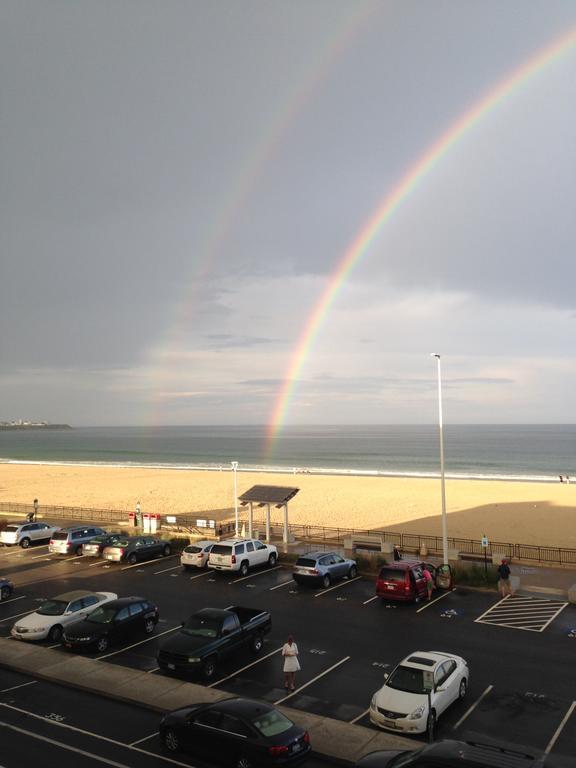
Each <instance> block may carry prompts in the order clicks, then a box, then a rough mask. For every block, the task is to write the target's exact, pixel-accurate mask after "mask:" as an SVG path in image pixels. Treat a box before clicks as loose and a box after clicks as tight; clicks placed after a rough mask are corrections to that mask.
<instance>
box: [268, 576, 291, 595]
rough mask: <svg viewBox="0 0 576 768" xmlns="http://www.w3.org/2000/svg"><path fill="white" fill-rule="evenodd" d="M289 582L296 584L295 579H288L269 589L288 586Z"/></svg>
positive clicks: (271, 590)
mask: <svg viewBox="0 0 576 768" xmlns="http://www.w3.org/2000/svg"><path fill="white" fill-rule="evenodd" d="M288 584H296V582H295V581H294V579H288V581H283V582H282V584H276V586H275V587H270V589H269V590H268V591H269V592H273V591H274V590H275V589H280V587H286V586H287V585H288Z"/></svg>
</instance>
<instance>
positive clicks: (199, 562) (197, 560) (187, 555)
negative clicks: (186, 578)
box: [180, 541, 215, 571]
mask: <svg viewBox="0 0 576 768" xmlns="http://www.w3.org/2000/svg"><path fill="white" fill-rule="evenodd" d="M214 543H215V542H213V541H195V542H194V543H193V544H189V545H188V546H187V547H185V548H184V549H183V550H182V554H181V555H180V565H181V566H182V568H184V570H186V571H188V570H190V568H205V567H206V564H207V563H208V556H209V554H210V550H211V549H212V547H213V546H214Z"/></svg>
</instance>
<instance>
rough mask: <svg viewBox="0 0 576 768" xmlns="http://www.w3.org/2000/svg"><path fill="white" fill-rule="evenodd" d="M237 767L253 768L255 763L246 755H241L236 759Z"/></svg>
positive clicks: (235, 764)
mask: <svg viewBox="0 0 576 768" xmlns="http://www.w3.org/2000/svg"><path fill="white" fill-rule="evenodd" d="M234 766H235V768H252V766H253V763H252V760H250V758H249V757H246V755H239V756H238V757H237V758H236V760H235V761H234Z"/></svg>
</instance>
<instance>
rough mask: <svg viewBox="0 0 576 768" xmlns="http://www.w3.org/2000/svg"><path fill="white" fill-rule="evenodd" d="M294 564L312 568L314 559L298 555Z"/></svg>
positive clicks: (314, 562) (314, 563)
mask: <svg viewBox="0 0 576 768" xmlns="http://www.w3.org/2000/svg"><path fill="white" fill-rule="evenodd" d="M296 565H301V566H303V567H304V568H314V567H315V565H316V560H313V559H312V558H311V557H299V558H298V560H296Z"/></svg>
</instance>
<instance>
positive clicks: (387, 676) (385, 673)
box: [384, 672, 390, 680]
mask: <svg viewBox="0 0 576 768" xmlns="http://www.w3.org/2000/svg"><path fill="white" fill-rule="evenodd" d="M389 677H390V675H389V674H388V672H384V680H388V678H389Z"/></svg>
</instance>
